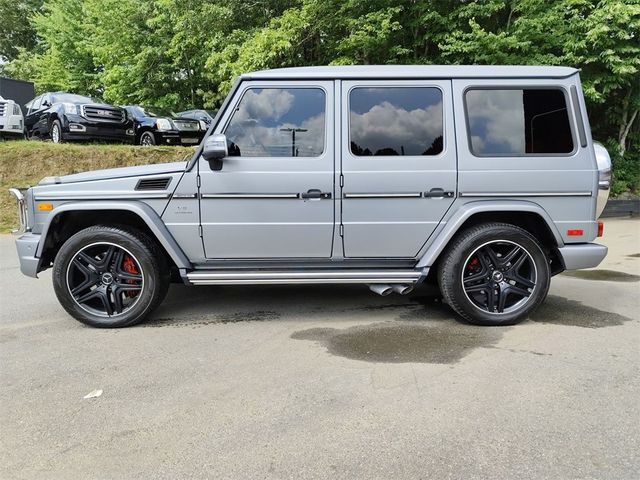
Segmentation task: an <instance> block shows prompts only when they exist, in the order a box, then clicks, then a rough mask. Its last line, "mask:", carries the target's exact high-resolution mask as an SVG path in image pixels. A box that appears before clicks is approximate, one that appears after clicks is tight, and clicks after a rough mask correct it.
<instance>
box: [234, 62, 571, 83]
mask: <svg viewBox="0 0 640 480" xmlns="http://www.w3.org/2000/svg"><path fill="white" fill-rule="evenodd" d="M577 72H579V70H578V69H575V68H571V67H549V66H525V65H349V66H319V67H292V68H276V69H273V70H260V71H256V72H251V73H246V74H244V75H241V77H240V78H242V79H244V80H261V79H264V80H272V79H301V80H305V79H350V78H353V79H366V78H372V79H403V78H406V79H411V78H566V77H570V76H571V75H574V74H575V73H577Z"/></svg>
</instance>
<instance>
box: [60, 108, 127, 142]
mask: <svg viewBox="0 0 640 480" xmlns="http://www.w3.org/2000/svg"><path fill="white" fill-rule="evenodd" d="M62 129H63V133H64V138H65V140H90V139H97V140H115V141H121V142H131V143H133V141H134V139H135V134H134V131H133V124H132V122H131V121H127V122H125V123H111V122H100V123H97V122H90V121H88V120H87V119H85V118H84V117H81V116H80V115H71V114H69V115H67V116H66V119H65V122H64V123H63V126H62Z"/></svg>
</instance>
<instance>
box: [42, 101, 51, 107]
mask: <svg viewBox="0 0 640 480" xmlns="http://www.w3.org/2000/svg"><path fill="white" fill-rule="evenodd" d="M42 106H43V107H50V106H51V103H50V102H49V100H45V101H43V102H42Z"/></svg>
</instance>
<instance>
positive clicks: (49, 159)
mask: <svg viewBox="0 0 640 480" xmlns="http://www.w3.org/2000/svg"><path fill="white" fill-rule="evenodd" d="M193 151H194V148H192V147H138V146H133V145H109V144H90V145H81V144H71V143H63V144H60V145H56V144H53V143H51V142H39V141H6V142H1V141H0V232H2V233H7V232H10V231H11V229H13V228H16V226H17V222H18V218H17V213H16V202H15V199H14V198H13V196H11V194H9V192H8V189H9V188H10V187H21V188H22V187H28V186H32V185H36V184H37V183H38V182H39V181H40V180H41V179H42V178H43V177H49V176H60V175H68V174H71V173H78V172H85V171H88V170H99V169H103V168H116V167H129V166H133V165H149V164H154V163H167V162H176V161H181V160H185V159H186V158H188V157H190V156H191V155H192V154H193Z"/></svg>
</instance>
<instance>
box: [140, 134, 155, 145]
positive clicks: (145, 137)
mask: <svg viewBox="0 0 640 480" xmlns="http://www.w3.org/2000/svg"><path fill="white" fill-rule="evenodd" d="M138 143H139V144H140V145H142V146H143V147H151V146H153V145H155V144H156V137H155V135H154V134H153V132H150V131H146V132H142V135H140V140H139V142H138Z"/></svg>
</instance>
